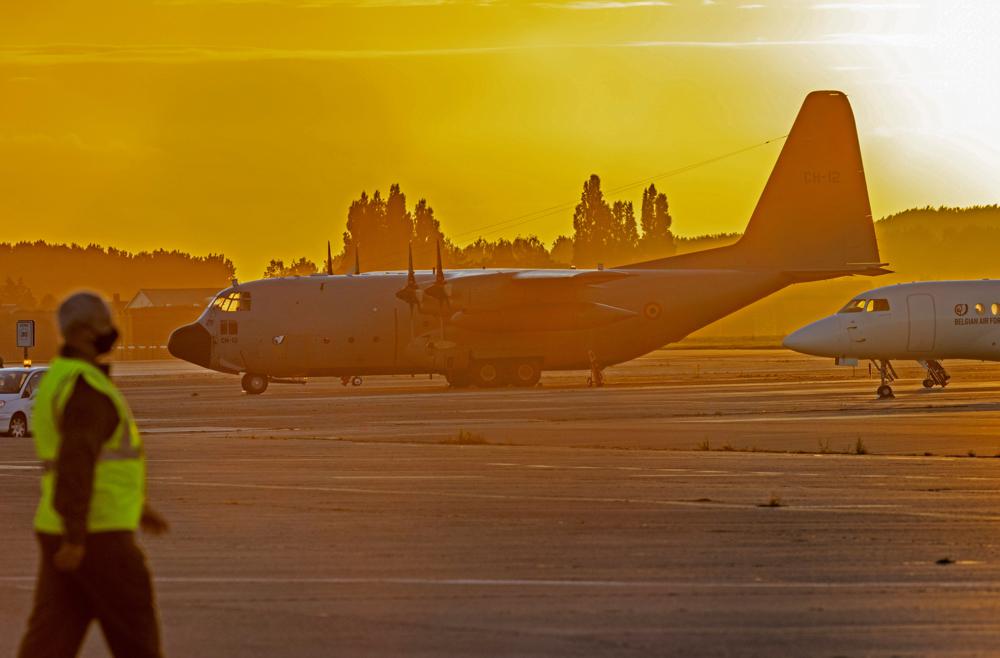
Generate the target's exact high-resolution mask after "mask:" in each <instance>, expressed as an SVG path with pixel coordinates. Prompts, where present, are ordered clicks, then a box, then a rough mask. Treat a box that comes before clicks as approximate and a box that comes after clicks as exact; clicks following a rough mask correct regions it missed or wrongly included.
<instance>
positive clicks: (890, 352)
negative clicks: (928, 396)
mask: <svg viewBox="0 0 1000 658" xmlns="http://www.w3.org/2000/svg"><path fill="white" fill-rule="evenodd" d="M998 343H1000V281H996V280H983V281H925V282H921V283H904V284H899V285H894V286H886V287H883V288H875V289H874V290H869V291H868V292H865V293H862V294H860V295H858V296H857V297H855V298H854V299H852V300H851V301H849V302H848V303H847V305H846V306H844V308H842V309H840V311H838V312H837V313H835V314H834V315H831V316H829V317H826V318H823V319H822V320H817V321H816V322H813V323H812V324H809V325H806V326H805V327H802V328H801V329H799V330H798V331H795V332H793V333H792V334H790V335H789V336H788V337H787V338H785V340H784V343H783V344H784V346H785V347H787V348H789V349H792V350H795V351H796V352H801V353H803V354H811V355H814V356H826V357H833V358H834V359H835V360H836V361H837V363H838V364H842V365H856V364H857V362H858V359H865V360H870V361H872V362H873V363H874V364H875V366H876V368H877V369H878V372H879V377H880V379H881V383H880V384H879V387H878V389H877V394H878V396H879V397H880V398H891V397H893V392H892V387H891V386H890V384H891V383H892V382H893V381H894V380H895V379H896V371H895V369H894V368H893V367H892V361H893V360H910V359H912V360H915V361H917V362H918V363H920V365H922V366H923V367H924V369H925V370H926V372H927V377H926V378H925V379H924V381H923V385H924V387H925V388H933V387H934V386H941V387H944V386H946V385H947V384H948V380H949V379H950V378H951V377H950V375H949V374H948V372H947V371H946V370H945V369H944V367H943V366H942V365H941V361H942V360H944V359H978V360H981V361H1000V346H998Z"/></svg>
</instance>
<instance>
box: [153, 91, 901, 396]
mask: <svg viewBox="0 0 1000 658" xmlns="http://www.w3.org/2000/svg"><path fill="white" fill-rule="evenodd" d="M884 265H885V264H884V263H880V262H879V254H878V246H877V244H876V242H875V230H874V226H873V225H872V218H871V208H870V205H869V202H868V189H867V185H866V183H865V174H864V169H863V167H862V164H861V151H860V148H859V146H858V138H857V132H856V128H855V124H854V115H853V113H852V111H851V106H850V103H849V102H848V100H847V97H846V96H845V95H844V94H843V93H842V92H839V91H816V92H812V93H811V94H809V95H808V96H807V97H806V99H805V102H804V103H803V105H802V108H801V109H800V110H799V114H798V117H797V118H796V119H795V123H794V125H793V126H792V130H791V132H790V133H789V135H788V139H787V141H786V143H785V145H784V147H783V148H782V151H781V154H780V155H779V157H778V161H777V163H776V164H775V167H774V170H773V171H772V172H771V176H770V178H769V179H768V182H767V185H766V187H765V188H764V192H763V194H762V195H761V197H760V199H759V201H758V203H757V207H756V209H755V210H754V212H753V215H752V216H751V218H750V222H749V225H748V226H747V229H746V232H745V233H744V235H743V237H742V238H741V239H740V240H739V241H738V242H736V243H735V244H732V245H729V246H726V247H720V248H716V249H708V250H705V251H700V252H694V253H688V254H682V255H679V256H674V257H671V258H663V259H660V260H653V261H648V262H642V263H636V264H632V265H625V266H622V267H615V268H612V269H596V270H577V269H569V270H516V269H473V270H454V271H448V272H445V271H444V269H443V268H442V267H441V260H440V251H439V253H438V262H437V267H436V268H435V269H434V270H433V271H415V270H414V269H413V261H412V256H411V259H410V267H409V271H407V272H366V273H360V271H359V268H356V269H355V273H354V274H345V275H336V276H335V275H333V274H332V264H331V261H330V259H329V256H328V258H327V273H326V274H318V275H312V276H301V277H284V278H275V279H264V280H260V281H251V282H245V283H244V282H239V283H236V282H234V284H233V286H232V287H231V288H228V289H226V290H223V291H222V292H220V293H219V295H218V296H217V297H216V298H215V300H214V301H213V302H212V303H211V304H210V305H209V307H208V308H207V309H206V310H205V311H204V313H203V314H202V315H201V317H200V318H199V319H198V321H197V322H195V323H193V324H189V325H185V326H183V327H180V328H178V329H176V330H175V331H174V332H173V334H172V335H171V336H170V341H169V344H168V347H169V350H170V352H171V354H173V355H174V356H176V357H179V358H181V359H185V360H187V361H190V362H191V363H195V364H198V365H200V366H204V367H205V368H210V369H213V370H217V371H220V372H225V373H232V374H240V373H242V374H243V380H242V383H243V390H244V391H246V392H247V393H252V394H259V393H262V392H263V391H264V390H265V389H266V388H267V385H268V382H269V381H270V382H282V381H295V380H296V378H303V377H313V376H339V377H343V378H351V377H358V376H361V375H367V374H411V373H441V374H444V375H445V376H446V377H447V380H448V382H449V383H450V384H451V385H452V386H456V387H459V386H467V385H470V384H474V385H476V386H479V387H493V386H504V385H513V386H534V385H535V384H536V383H537V382H538V379H539V377H540V375H541V373H542V371H543V370H574V369H581V370H582V369H589V370H591V371H592V373H593V375H592V378H593V379H592V382H593V383H596V384H600V382H601V377H600V371H601V369H602V368H603V367H605V366H608V365H612V364H616V363H620V362H623V361H627V360H629V359H632V358H635V357H637V356H640V355H642V354H645V353H647V352H650V351H652V350H654V349H657V348H659V347H661V346H663V345H665V344H667V343H671V342H674V341H677V340H680V339H681V338H683V337H684V336H686V335H688V334H689V333H691V332H693V331H695V330H696V329H699V328H701V327H704V326H705V325H707V324H709V323H711V322H714V321H715V320H718V319H719V318H722V317H724V316H726V315H728V314H730V313H732V312H733V311H736V310H738V309H740V308H743V307H744V306H747V305H748V304H751V303H752V302H754V301H756V300H758V299H761V298H762V297H765V296H767V295H770V294H771V293H773V292H775V291H777V290H780V289H782V288H784V287H785V286H788V285H790V284H793V283H799V282H804V281H818V280H822V279H830V278H835V277H841V276H848V275H855V274H862V275H879V274H884V273H886V272H887V270H885V269H884ZM345 381H347V380H346V379H345Z"/></svg>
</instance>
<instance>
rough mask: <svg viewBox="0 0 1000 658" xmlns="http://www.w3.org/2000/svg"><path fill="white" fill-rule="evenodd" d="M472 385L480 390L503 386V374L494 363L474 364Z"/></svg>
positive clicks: (480, 362)
mask: <svg viewBox="0 0 1000 658" xmlns="http://www.w3.org/2000/svg"><path fill="white" fill-rule="evenodd" d="M471 370H472V383H473V384H475V385H476V386H478V387H479V388H496V387H498V386H503V384H504V383H505V382H504V380H503V379H504V378H503V373H502V372H501V371H500V366H499V365H498V364H497V363H495V362H494V361H478V362H476V363H473V364H472V369H471Z"/></svg>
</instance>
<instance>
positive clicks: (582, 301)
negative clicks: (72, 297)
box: [172, 270, 787, 377]
mask: <svg viewBox="0 0 1000 658" xmlns="http://www.w3.org/2000/svg"><path fill="white" fill-rule="evenodd" d="M601 272H602V271H600V270H563V271H552V270H538V271H530V270H528V271H526V270H519V271H510V270H464V271H463V270H456V271H452V272H448V273H447V274H446V280H449V279H452V278H454V279H455V284H454V290H452V291H450V292H451V295H450V299H449V301H448V303H447V306H446V307H442V305H441V304H439V303H438V301H437V300H433V299H430V298H429V297H427V296H426V295H425V296H424V297H423V299H422V301H421V303H419V304H416V305H413V306H412V307H411V305H410V304H407V303H406V302H405V301H403V300H401V299H399V298H398V297H397V295H396V293H397V291H399V290H400V289H401V288H402V287H403V286H404V285H405V284H406V272H386V273H366V274H360V275H333V276H328V275H314V276H306V277H285V278H276V279H262V280H259V281H251V282H246V283H239V284H238V285H237V286H235V287H233V288H229V289H227V290H224V291H222V292H221V293H220V294H219V296H218V297H217V298H216V301H215V302H213V303H212V304H210V305H209V307H208V308H207V309H206V310H205V311H204V313H203V314H202V315H201V317H200V318H199V319H198V321H197V325H198V326H200V327H201V328H203V329H204V333H203V334H202V333H201V331H200V330H198V329H196V328H194V326H189V327H188V328H182V329H181V330H179V332H181V333H182V332H183V331H184V330H189V331H191V332H198V333H199V335H200V336H203V338H199V339H198V340H204V341H206V344H205V349H199V350H198V351H197V352H196V351H195V350H191V349H189V350H184V349H181V348H179V347H178V343H180V342H181V341H180V340H177V341H175V343H174V345H173V347H172V349H173V350H174V351H175V352H178V351H180V352H181V353H180V354H178V355H179V356H182V358H187V359H188V360H190V361H193V362H195V363H198V364H199V365H203V366H205V367H208V368H211V369H214V370H218V371H221V372H231V373H238V372H252V373H260V374H265V375H268V376H271V377H307V376H349V375H366V374H385V373H447V372H449V371H450V370H453V369H461V368H465V367H466V366H467V365H468V364H469V363H470V362H474V361H477V360H518V359H531V360H535V361H537V362H538V363H539V365H540V367H541V368H542V369H545V370H566V369H585V368H590V367H591V365H592V363H591V356H593V358H594V359H595V360H596V362H597V363H598V364H600V366H602V367H603V366H607V365H611V364H615V363H620V362H622V361H626V360H629V359H632V358H635V357H637V356H640V355H642V354H645V353H647V352H650V351H652V350H654V349H656V348H658V347H661V346H663V345H665V344H667V343H670V342H674V341H677V340H679V339H681V338H683V337H684V336H686V335H688V334H689V333H691V332H692V331H694V330H696V329H698V328H700V327H703V326H705V325H707V324H709V323H711V322H713V321H715V320H717V319H719V318H721V317H723V316H725V315H727V314H729V313H731V312H732V311H734V310H736V309H739V308H741V307H743V306H745V305H747V304H748V303H751V302H752V301H754V300H756V299H759V298H761V297H764V296H766V295H768V294H770V293H772V292H774V291H775V290H778V289H779V288H781V287H783V286H784V285H785V284H786V283H787V281H785V280H784V277H782V275H780V274H778V273H775V272H759V271H737V270H607V271H604V273H605V274H606V276H608V277H613V278H611V280H606V281H600V282H597V283H592V284H588V283H575V282H574V277H578V276H580V275H584V277H586V276H589V275H593V276H595V277H598V278H600V277H601V276H603V275H602V274H601ZM534 273H537V276H538V279H534V278H533V275H534ZM514 274H517V275H518V276H526V277H527V278H528V279H529V280H531V285H530V287H529V286H521V285H519V284H518V283H517V282H516V281H512V280H511V279H510V278H509V277H508V276H507V275H514ZM562 277H565V278H562ZM416 278H417V282H418V284H419V285H420V286H421V287H426V286H428V285H429V284H430V283H431V282H432V281H433V278H434V276H433V274H432V273H431V272H426V271H425V272H418V273H417V275H416ZM227 300H231V301H227ZM442 328H443V331H442ZM191 340H194V338H193V337H192V339H191ZM209 340H210V343H208V342H207V341H209Z"/></svg>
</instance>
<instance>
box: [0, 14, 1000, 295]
mask: <svg viewBox="0 0 1000 658" xmlns="http://www.w3.org/2000/svg"><path fill="white" fill-rule="evenodd" d="M998 5H1000V3H993V2H987V1H983V2H971V1H968V0H966V1H959V2H823V1H820V0H817V1H816V2H793V1H789V0H781V1H776V0H757V1H754V0H747V1H740V2H726V1H723V0H718V1H716V2H705V1H702V0H691V1H689V0H673V1H672V2H657V1H655V0H637V1H632V2H630V1H628V0H618V1H613V0H593V1H587V0H576V1H573V0H570V1H551V2H514V1H504V0H495V1H492V2H489V1H482V2H447V1H439V2H434V1H431V0H427V1H422V0H409V1H407V0H401V1H398V2H392V1H391V0H368V1H366V0H353V1H349V0H159V1H155V2H150V1H147V2H142V1H140V0H103V1H98V0H89V1H84V2H66V1H65V0H63V1H60V2H55V1H49V0H32V1H31V2H18V3H12V2H5V3H2V4H0V217H2V218H3V227H4V230H3V233H2V234H0V240H2V241H10V240H22V239H23V240H33V239H39V238H41V239H46V240H51V241H76V242H81V243H87V242H99V243H103V244H114V245H117V246H121V247H125V248H128V249H133V250H138V249H151V248H157V247H166V248H180V249H184V250H188V251H192V252H195V253H205V252H209V251H224V252H225V253H226V254H227V255H229V256H231V257H232V258H233V259H234V260H235V261H236V264H237V267H238V270H239V274H240V276H241V277H243V278H255V277H257V276H259V275H260V273H261V272H262V270H263V266H264V263H265V262H266V261H267V260H268V259H269V258H271V257H281V258H285V259H288V258H290V257H293V256H294V257H297V256H299V255H303V254H305V255H308V256H310V257H312V258H314V259H316V260H317V261H318V260H319V259H321V258H322V256H323V253H324V249H325V241H326V239H327V238H332V239H334V243H335V244H337V242H339V235H340V233H341V232H342V231H343V226H344V220H345V216H346V209H347V206H348V205H349V204H350V202H351V200H352V199H353V198H355V197H356V196H357V195H358V194H359V193H360V191H361V190H369V191H371V190H372V189H374V188H380V189H382V190H383V192H384V191H385V190H386V188H387V187H388V186H389V184H390V183H392V182H396V181H398V182H400V183H401V184H402V186H403V190H404V191H405V192H406V193H407V194H408V195H409V197H410V198H411V201H413V202H415V201H416V199H417V198H419V197H420V196H424V197H427V198H428V200H429V201H430V203H431V205H432V206H433V207H434V209H435V211H436V213H437V215H438V217H439V219H440V220H441V221H442V224H443V226H444V228H445V231H446V232H447V233H448V234H449V235H451V236H454V237H456V238H458V239H457V242H459V243H460V244H464V243H465V242H468V241H469V240H471V239H474V238H475V237H476V235H478V234H480V233H482V234H483V235H485V236H486V237H491V238H492V237H496V236H499V235H505V236H509V237H512V236H513V235H514V234H516V233H519V232H520V233H529V232H530V233H536V234H538V235H539V236H540V237H542V238H543V239H546V240H551V239H552V238H554V237H555V236H556V235H558V234H560V233H567V232H569V231H570V216H571V211H568V210H564V211H562V212H559V213H555V214H549V215H544V216H541V217H539V218H537V219H535V220H534V221H530V222H526V223H519V224H516V223H515V222H513V221H508V220H512V219H513V218H516V217H519V216H522V215H524V214H525V213H530V212H533V211H537V210H539V209H544V208H547V207H550V206H555V205H559V204H564V203H572V202H573V201H574V200H575V199H576V198H577V197H578V195H579V190H580V187H581V185H582V183H583V180H584V178H585V177H586V176H587V175H588V174H590V173H591V172H593V173H597V174H599V175H601V176H602V178H603V179H604V181H605V186H606V187H608V188H613V187H618V186H621V185H625V184H627V183H630V182H632V181H636V180H641V179H644V178H647V177H650V176H653V175H655V174H658V173H661V172H665V171H669V170H671V169H674V168H676V167H680V166H683V165H686V164H689V163H692V162H696V161H699V160H703V159H706V158H711V157H713V156H716V155H719V154H721V153H724V152H728V151H731V150H734V149H738V148H741V147H744V146H748V145H751V144H755V143H758V142H761V141H763V140H765V139H767V138H770V137H775V136H780V135H783V134H785V133H786V132H787V131H788V128H789V127H790V124H791V121H792V119H793V118H794V116H795V113H796V112H797V110H798V106H799V104H800V103H801V101H802V98H803V96H804V95H805V93H806V92H808V91H809V90H812V89H821V88H837V89H842V90H844V91H846V92H847V93H848V94H849V95H850V97H851V100H852V103H853V105H854V109H855V114H856V116H857V119H858V124H859V128H860V133H861V144H862V149H863V152H864V156H865V160H866V169H867V171H868V175H869V185H870V188H871V195H872V205H873V209H874V212H875V214H876V215H877V216H879V215H883V214H886V213H890V212H894V211H897V210H901V209H904V208H908V207H912V206H921V205H926V204H933V205H937V204H950V205H966V204H974V203H996V202H997V201H1000V122H998V121H997V120H996V118H995V116H996V112H997V109H996V108H998V107H1000V87H998V85H997V84H996V81H997V80H998V79H1000V75H998V74H1000V45H998V41H997V39H996V34H997V33H1000V8H998ZM778 148H780V146H779V145H777V144H773V145H769V146H765V147H762V148H760V149H757V150H755V151H753V152H750V153H747V154H744V155H740V156H738V157H734V158H730V159H728V160H726V161H724V162H721V163H717V164H714V165H712V166H709V167H704V168H701V169H698V170H695V171H691V172H688V173H685V174H682V175H678V176H674V177H670V178H666V179H662V181H661V182H660V183H659V184H658V186H659V187H660V188H661V189H663V190H664V191H666V192H667V194H668V196H669V198H670V202H671V209H672V212H673V214H674V217H675V229H676V232H678V233H679V234H682V235H694V234H700V233H706V232H718V231H736V230H741V229H742V228H743V226H744V224H745V222H746V219H747V217H748V216H749V213H750V211H751V210H752V207H753V204H754V203H755V202H756V198H757V195H758V194H759V192H760V190H761V188H762V186H763V183H764V181H765V179H766V177H767V174H768V172H769V170H770V167H771V165H772V164H773V161H774V158H775V157H776V155H777V152H778ZM639 194H640V192H639V188H638V187H636V188H633V189H631V190H629V191H627V192H623V193H622V194H620V195H616V197H628V198H633V199H637V198H638V196H639ZM501 222H506V223H501ZM498 223H501V224H500V225H499V227H496V228H487V229H483V228H482V227H493V226H494V225H496V224H498Z"/></svg>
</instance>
